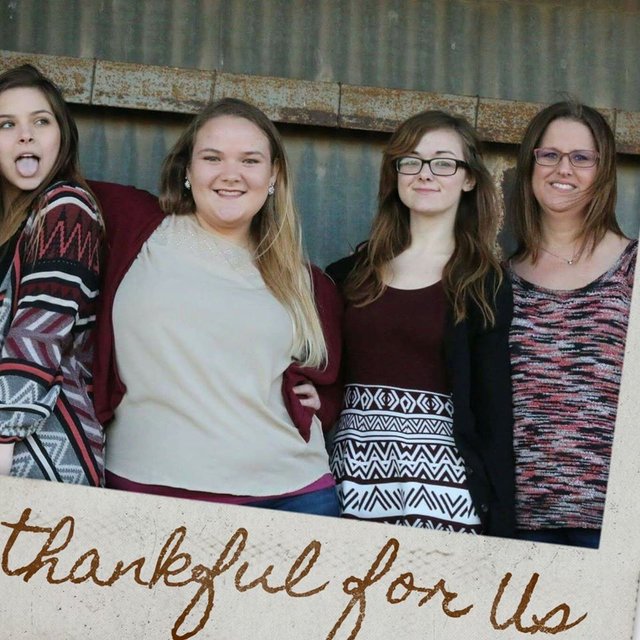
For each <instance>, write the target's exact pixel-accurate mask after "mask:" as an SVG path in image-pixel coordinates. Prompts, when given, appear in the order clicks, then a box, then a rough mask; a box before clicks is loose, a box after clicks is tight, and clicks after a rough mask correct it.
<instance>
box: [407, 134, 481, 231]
mask: <svg viewBox="0 0 640 640" xmlns="http://www.w3.org/2000/svg"><path fill="white" fill-rule="evenodd" d="M462 145H463V143H462V140H461V138H460V136H459V135H458V134H457V133H456V132H455V131H452V130H450V129H437V130H435V131H429V132H428V133H425V134H424V135H423V136H422V138H421V139H420V142H419V143H418V144H417V146H416V148H415V149H413V150H412V151H410V152H409V153H408V154H407V155H411V156H415V157H418V158H422V159H423V160H430V159H431V158H438V157H440V158H454V159H456V160H464V152H463V146H462ZM474 184H475V183H474V180H473V178H472V177H471V176H470V175H469V174H468V172H467V170H466V169H465V168H464V167H458V170H457V172H456V173H455V174H454V175H452V176H437V175H434V174H433V173H432V172H431V169H430V168H429V166H428V165H426V164H425V165H424V166H423V167H422V171H420V173H419V174H417V175H404V174H401V173H399V174H398V195H399V196H400V200H401V201H402V202H403V203H404V204H405V206H406V207H408V209H409V212H410V213H411V215H412V216H440V215H442V216H449V217H451V218H452V219H454V218H455V215H456V212H457V210H458V204H459V203H460V198H461V197H462V192H463V191H470V190H471V189H473V187H474Z"/></svg>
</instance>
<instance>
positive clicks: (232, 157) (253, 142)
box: [187, 116, 277, 244]
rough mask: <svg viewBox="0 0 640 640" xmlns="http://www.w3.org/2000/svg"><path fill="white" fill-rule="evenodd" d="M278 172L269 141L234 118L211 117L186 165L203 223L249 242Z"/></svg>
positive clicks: (230, 236) (243, 120)
mask: <svg viewBox="0 0 640 640" xmlns="http://www.w3.org/2000/svg"><path fill="white" fill-rule="evenodd" d="M276 174H277V171H276V169H275V168H274V167H273V165H272V159H271V149H270V145H269V140H268V138H267V136H266V135H265V134H264V133H263V132H262V130H261V129H260V128H259V127H257V126H256V125H255V124H253V122H250V121H249V120H245V119H244V118H239V117H235V116H219V117H217V118H212V119H211V120H208V121H207V122H206V123H205V124H204V125H203V126H202V127H201V129H200V130H199V131H198V133H197V135H196V139H195V143H194V146H193V153H192V155H191V161H190V163H189V167H188V168H187V178H188V179H189V182H190V183H191V193H192V195H193V200H194V202H195V205H196V209H195V214H196V217H197V218H198V221H199V222H200V224H201V225H202V226H203V227H204V228H205V229H209V230H211V231H214V232H215V233H218V234H220V235H223V236H226V237H227V238H228V239H229V240H232V241H234V242H237V243H239V244H247V243H248V241H249V228H250V226H251V221H252V220H253V218H254V216H255V215H256V214H257V213H258V212H259V211H260V209H261V208H262V206H263V205H264V203H265V201H266V199H267V197H269V196H268V192H267V190H268V189H269V185H271V184H273V183H274V182H275V179H276Z"/></svg>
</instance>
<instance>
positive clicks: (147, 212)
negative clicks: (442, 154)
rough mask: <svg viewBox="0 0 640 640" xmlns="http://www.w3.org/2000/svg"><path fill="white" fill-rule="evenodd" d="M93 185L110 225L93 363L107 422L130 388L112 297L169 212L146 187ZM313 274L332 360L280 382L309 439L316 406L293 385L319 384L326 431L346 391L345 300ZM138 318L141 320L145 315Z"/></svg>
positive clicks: (99, 407)
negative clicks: (121, 370) (118, 354)
mask: <svg viewBox="0 0 640 640" xmlns="http://www.w3.org/2000/svg"><path fill="white" fill-rule="evenodd" d="M89 185H90V187H91V189H92V190H93V193H94V194H95V195H96V197H97V199H98V201H99V203H100V206H101V208H102V213H103V216H104V220H105V226H106V243H105V244H106V250H105V263H104V265H103V267H102V273H103V282H102V289H101V294H100V305H99V309H98V323H97V330H96V339H95V355H94V362H93V383H94V404H95V408H96V414H97V416H98V420H99V421H100V422H101V423H102V424H106V423H108V422H109V421H110V420H111V419H112V418H113V414H114V411H115V408H116V407H117V406H118V405H119V404H120V401H121V400H122V397H123V396H124V394H125V393H126V387H125V385H124V383H123V382H122V380H121V379H120V376H119V375H118V367H117V363H116V358H115V345H114V338H113V320H112V310H113V301H114V299H115V296H116V291H117V290H118V287H119V286H120V282H121V281H122V278H123V277H124V275H125V273H126V272H127V271H128V270H129V267H130V266H131V265H132V264H133V261H134V260H135V259H136V257H137V255H138V253H139V251H140V249H141V248H142V245H143V244H144V243H145V242H146V240H147V239H148V238H149V236H151V234H152V233H153V232H154V231H155V229H156V228H157V227H158V226H159V225H160V223H161V222H162V220H163V218H164V215H165V214H164V213H163V212H162V210H161V209H160V206H159V205H158V200H157V198H156V197H155V196H154V195H152V194H150V193H148V192H147V191H142V190H140V189H136V188H135V187H126V186H123V185H119V184H114V183H110V182H93V181H90V182H89ZM311 273H312V275H313V285H314V294H315V299H316V306H317V308H318V312H319V315H320V319H321V322H322V328H323V330H324V336H325V340H326V343H327V350H328V353H329V361H328V365H327V367H326V368H325V369H322V370H320V369H308V368H303V367H299V366H297V365H295V364H293V365H291V366H290V367H289V368H288V369H287V370H286V371H285V373H284V376H283V383H282V393H283V397H284V401H285V405H286V407H287V410H288V411H289V415H290V416H291V419H292V420H293V423H294V424H295V425H296V426H297V427H298V430H299V431H300V434H301V435H302V437H303V438H304V439H305V440H306V441H307V442H308V441H309V435H310V429H311V420H312V418H313V413H314V411H313V409H310V408H308V407H303V406H302V405H301V404H300V400H299V399H298V397H297V396H296V395H295V394H294V393H293V387H294V386H295V385H297V384H300V383H301V382H305V381H309V382H312V383H313V384H314V385H315V387H316V389H317V390H318V394H319V395H320V400H321V402H322V408H321V409H320V411H319V412H318V417H319V418H320V420H321V422H322V425H323V427H324V428H325V430H327V429H330V428H331V427H332V426H333V423H334V422H335V420H336V418H337V415H338V412H339V410H340V404H341V401H342V390H341V388H340V385H339V383H338V382H337V378H338V372H339V369H340V356H341V350H342V337H341V323H342V302H341V300H340V296H339V295H338V292H337V290H336V287H335V285H334V284H333V282H332V281H331V279H330V278H329V277H328V276H326V275H325V274H324V273H323V272H322V271H320V269H318V268H317V267H312V270H311ZM140 321H141V322H143V319H142V318H141V320H140Z"/></svg>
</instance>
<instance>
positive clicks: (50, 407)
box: [0, 182, 104, 486]
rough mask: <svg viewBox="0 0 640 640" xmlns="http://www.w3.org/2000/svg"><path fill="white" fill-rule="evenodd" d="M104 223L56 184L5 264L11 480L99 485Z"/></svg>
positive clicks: (0, 288)
mask: <svg viewBox="0 0 640 640" xmlns="http://www.w3.org/2000/svg"><path fill="white" fill-rule="evenodd" d="M102 226H103V225H102V222H101V217H100V213H99V211H98V209H97V207H96V204H95V202H94V200H93V198H92V197H91V196H90V195H89V194H88V193H87V192H86V191H85V190H83V189H82V188H81V187H80V186H78V185H76V184H73V183H69V182H58V183H56V184H54V185H52V186H51V187H50V188H49V189H48V190H47V191H46V192H45V193H44V195H43V199H42V205H41V206H40V207H39V208H38V209H37V210H36V211H33V212H32V213H31V214H30V216H29V217H28V218H27V221H26V223H25V225H24V227H23V229H22V231H21V232H20V234H19V236H18V238H17V242H16V244H15V248H14V249H13V252H12V253H10V254H9V255H7V256H6V258H5V261H6V263H8V264H6V266H7V270H6V272H5V273H4V277H3V279H2V284H1V285H0V345H1V347H2V352H1V354H0V442H1V443H10V442H13V443H15V446H14V456H13V462H12V466H11V475H13V476H18V477H23V478H40V479H46V480H53V481H57V482H68V483H73V484H85V485H93V486H100V485H102V484H103V474H104V460H103V448H104V437H103V431H102V428H101V426H100V424H99V423H98V421H97V419H96V416H95V412H94V409H93V404H92V399H91V397H90V395H91V361H92V330H93V327H94V324H95V317H96V300H97V296H98V287H99V260H100V247H101V240H102V235H103V233H102ZM9 251H11V249H9ZM0 277H2V276H0Z"/></svg>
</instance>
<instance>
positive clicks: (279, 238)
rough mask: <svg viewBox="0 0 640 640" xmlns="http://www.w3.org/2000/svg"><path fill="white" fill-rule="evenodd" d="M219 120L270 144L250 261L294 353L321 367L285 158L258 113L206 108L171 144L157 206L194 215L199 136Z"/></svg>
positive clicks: (239, 104) (241, 105)
mask: <svg viewBox="0 0 640 640" xmlns="http://www.w3.org/2000/svg"><path fill="white" fill-rule="evenodd" d="M221 116H232V117H234V118H244V119H245V120H248V121H249V122H252V123H253V124H255V125H256V126H257V127H258V128H259V129H260V130H261V131H262V132H263V133H264V135H265V136H266V137H267V139H268V140H269V146H270V150H271V163H272V165H273V167H275V168H276V169H277V179H276V184H275V187H274V188H275V192H274V194H273V195H272V196H269V197H267V199H266V201H265V203H264V205H263V206H262V208H261V209H260V211H258V213H257V214H256V215H255V216H254V217H253V219H252V221H251V226H250V229H249V233H250V236H251V239H252V240H253V243H254V246H255V253H254V261H255V263H256V266H257V268H258V269H259V271H260V274H261V275H262V278H263V280H264V281H265V284H266V285H267V287H269V289H270V290H271V292H272V293H273V295H274V296H275V297H276V298H277V299H278V300H279V301H280V302H281V303H282V304H283V305H284V306H285V307H286V309H287V310H288V311H289V314H290V315H291V318H292V320H293V324H294V335H295V343H294V353H295V354H296V359H297V360H299V361H300V363H301V364H302V365H304V366H311V367H319V366H322V365H324V364H326V360H327V347H326V344H325V340H324V334H323V333H322V326H321V324H320V319H319V317H318V312H317V309H316V306H315V302H314V298H313V291H312V281H311V277H310V273H309V269H308V266H307V264H306V262H305V260H304V255H303V250H302V232H301V228H300V222H299V217H298V213H297V211H296V208H295V205H294V202H293V193H292V188H291V178H290V176H289V168H288V163H287V156H286V153H285V150H284V145H283V143H282V138H281V137H280V133H279V132H278V130H277V129H276V127H275V125H274V124H273V123H272V122H271V120H269V118H267V116H266V115H265V114H264V113H263V112H262V111H260V109H258V108H257V107H254V106H253V105H251V104H249V103H247V102H244V101H243V100H237V99H235V98H223V99H222V100H218V101H217V102H213V103H211V104H209V105H207V106H206V107H205V108H204V109H203V110H202V111H201V112H200V113H199V114H198V115H197V116H195V118H194V119H193V120H192V121H191V124H190V125H189V126H188V127H187V129H186V131H184V133H183V134H182V135H181V136H180V138H179V139H178V141H177V142H176V143H175V145H174V146H173V148H172V149H171V151H170V152H169V155H168V156H167V157H166V159H165V161H164V163H163V165H162V173H161V177H160V206H161V207H162V210H163V211H164V212H165V213H167V214H171V213H175V214H191V213H195V209H196V204H195V202H194V200H193V195H192V194H191V191H189V190H188V189H186V188H185V186H184V181H185V177H186V172H187V168H188V166H189V163H190V162H191V156H192V154H193V147H194V144H195V140H196V136H197V135H198V131H200V129H201V128H202V127H203V126H204V125H205V124H206V123H207V122H208V121H209V120H211V119H213V118H219V117H221Z"/></svg>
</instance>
